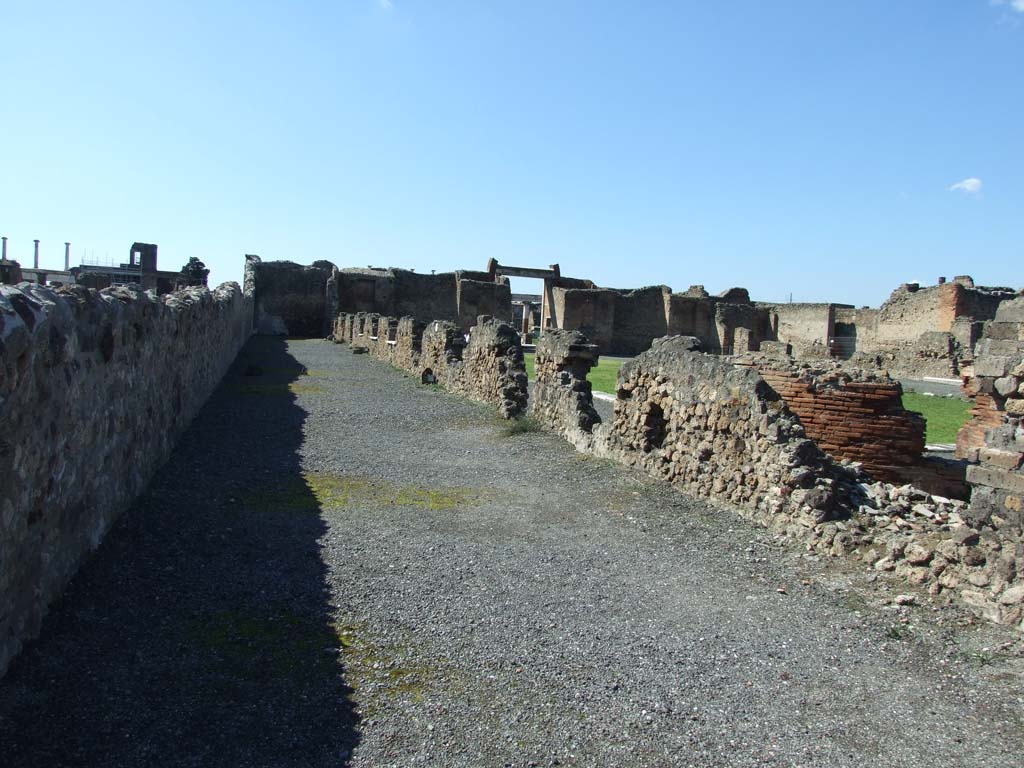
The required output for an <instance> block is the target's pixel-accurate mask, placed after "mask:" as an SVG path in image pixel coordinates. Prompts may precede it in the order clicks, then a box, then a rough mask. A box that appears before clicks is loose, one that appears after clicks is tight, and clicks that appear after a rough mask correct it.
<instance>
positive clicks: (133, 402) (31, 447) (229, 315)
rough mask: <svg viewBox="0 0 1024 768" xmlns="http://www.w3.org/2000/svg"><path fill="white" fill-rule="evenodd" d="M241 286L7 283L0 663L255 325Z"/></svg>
mask: <svg viewBox="0 0 1024 768" xmlns="http://www.w3.org/2000/svg"><path fill="white" fill-rule="evenodd" d="M252 313H253V304H252V299H251V295H243V293H242V292H241V291H240V290H239V288H238V285H237V284H235V283H225V284H224V285H222V286H220V287H219V288H217V289H216V290H214V291H212V292H211V291H208V290H207V289H206V288H189V289H187V290H184V291H181V292H178V293H172V294H168V295H165V296H161V297H159V298H154V297H152V296H151V295H149V294H146V293H141V292H138V291H136V290H134V289H130V288H108V289H105V290H103V291H99V292H96V291H93V290H89V289H86V288H82V287H68V288H60V289H56V290H54V289H51V288H47V287H44V286H37V285H28V284H24V283H23V284H22V285H21V286H19V287H17V288H14V287H8V286H0V365H2V370H3V374H2V376H0V455H2V456H3V461H0V498H2V502H0V504H2V510H0V674H2V673H3V671H4V670H5V669H6V667H7V664H8V662H9V661H10V659H11V658H12V657H13V656H14V655H15V654H16V653H17V652H18V651H19V649H20V648H21V646H22V643H23V642H25V641H26V640H27V639H29V638H31V637H33V636H35V635H36V634H37V633H38V631H39V627H40V623H41V621H42V618H43V615H44V614H45V613H46V610H47V607H48V606H49V605H50V604H51V603H52V602H53V601H54V600H55V599H56V598H57V597H58V596H59V595H60V594H61V592H62V591H63V589H64V587H65V586H66V585H67V583H68V581H69V580H70V579H71V577H72V576H73V575H74V573H75V571H76V570H77V568H78V565H79V563H80V562H81V560H82V558H83V557H84V556H85V554H86V553H87V552H88V551H89V550H91V549H94V548H95V547H96V546H98V545H99V543H100V541H101V540H102V539H103V536H104V534H105V533H106V531H107V530H108V529H109V528H110V525H111V524H112V523H113V522H114V520H116V519H117V517H118V516H119V515H120V514H121V513H122V512H123V511H124V510H125V509H126V508H127V507H128V506H129V505H130V504H131V502H132V500H133V499H135V497H136V496H137V495H138V494H139V493H140V492H141V491H142V490H143V489H144V488H145V486H146V483H147V482H148V481H149V479H150V478H151V477H152V475H153V473H154V472H155V471H156V470H157V468H158V467H159V466H160V465H161V464H163V463H164V461H166V459H167V457H168V456H169V454H170V452H171V449H172V448H173V447H174V444H175V442H176V440H177V438H178V436H179V435H180V434H181V433H182V431H184V429H185V428H186V427H187V426H188V424H189V422H190V421H191V420H192V418H193V417H194V416H195V415H196V413H197V412H198V411H199V409H200V408H201V407H202V405H203V403H204V402H205V401H206V399H207V398H208V397H209V395H210V393H211V392H212V391H213V389H214V387H216V385H217V383H218V382H219V381H220V380H221V378H222V377H223V375H224V373H225V371H226V370H227V368H228V366H229V365H230V364H231V362H232V361H233V360H234V358H235V356H236V354H237V353H238V350H239V349H240V348H241V346H242V344H243V343H244V342H245V340H246V339H247V338H248V337H249V335H250V334H251V332H252V316H253V315H252Z"/></svg>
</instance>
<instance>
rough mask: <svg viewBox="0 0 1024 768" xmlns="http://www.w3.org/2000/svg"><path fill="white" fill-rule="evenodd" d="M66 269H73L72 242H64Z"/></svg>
mask: <svg viewBox="0 0 1024 768" xmlns="http://www.w3.org/2000/svg"><path fill="white" fill-rule="evenodd" d="M64 271H65V272H70V271H71V243H64Z"/></svg>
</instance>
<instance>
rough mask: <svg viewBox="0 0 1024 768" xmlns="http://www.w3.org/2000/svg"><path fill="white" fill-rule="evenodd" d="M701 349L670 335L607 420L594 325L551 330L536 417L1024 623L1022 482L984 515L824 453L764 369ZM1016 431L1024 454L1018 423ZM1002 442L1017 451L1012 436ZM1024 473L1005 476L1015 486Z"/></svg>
mask: <svg viewBox="0 0 1024 768" xmlns="http://www.w3.org/2000/svg"><path fill="white" fill-rule="evenodd" d="M698 347H699V341H697V340H696V339H687V338H676V339H673V338H668V339H663V340H658V341H657V342H656V343H655V345H654V346H653V347H652V348H651V350H650V351H648V352H645V353H644V354H642V355H640V356H639V357H637V358H636V359H635V360H633V361H632V362H630V363H627V364H626V365H624V366H623V367H622V369H621V370H620V376H619V391H618V393H617V397H616V403H615V415H614V417H613V419H612V422H611V423H610V424H603V423H601V420H600V417H599V416H598V415H597V413H596V412H595V411H594V409H593V402H592V394H591V390H590V387H589V384H587V383H586V373H587V371H588V370H589V367H590V366H592V365H594V364H596V361H597V354H596V349H595V348H594V347H593V346H590V345H588V344H587V340H586V338H585V337H583V336H582V334H571V335H566V334H562V333H549V334H548V335H546V336H545V337H543V338H542V339H541V340H540V343H539V345H538V349H537V361H538V365H537V381H536V383H535V385H534V391H533V397H532V398H531V403H530V413H531V414H532V415H533V416H534V418H536V419H538V420H539V421H541V422H542V423H543V424H544V425H545V426H547V427H548V428H550V429H553V430H554V431H556V432H558V433H559V434H562V435H563V436H565V437H566V438H567V439H568V440H569V441H570V442H571V443H573V444H574V445H575V446H576V447H577V449H579V450H582V451H586V452H589V453H593V454H596V455H599V456H605V457H608V458H613V459H615V460H617V461H620V462H622V463H624V464H627V465H629V466H635V467H637V468H639V469H642V470H644V471H645V472H647V473H648V474H651V475H653V476H655V477H659V478H662V479H666V480H668V481H669V482H671V483H672V484H673V485H675V486H676V487H677V488H680V489H681V490H683V491H686V492H687V493H690V494H694V495H697V496H701V497H704V498H708V499H712V500H715V501H718V502H724V503H727V504H730V505H732V506H734V507H735V508H737V509H738V510H739V511H740V513H741V514H742V515H744V516H745V517H747V518H749V519H752V520H755V521H756V522H759V523H761V524H763V525H766V526H767V527H769V528H771V529H772V530H774V531H777V532H779V533H781V534H784V535H785V536H787V537H789V538H791V539H793V540H794V541H796V542H799V543H801V544H802V545H803V546H804V547H806V549H807V550H808V551H811V552H816V553H819V554H821V555H826V556H830V557H846V558H850V559H853V560H855V561H859V562H860V563H862V564H863V565H864V566H865V567H870V568H872V569H873V570H875V571H877V572H880V573H890V574H892V575H893V576H894V577H895V578H897V579H900V580H904V581H906V582H909V583H911V584H914V585H917V586H920V587H922V588H924V589H927V591H928V592H929V594H930V595H932V596H933V598H934V599H936V600H938V601H948V602H953V603H956V604H959V605H961V606H964V607H966V608H968V609H970V610H971V611H973V612H975V613H976V614H978V615H980V616H983V617H984V618H986V619H988V620H990V621H993V622H997V623H1002V624H1007V625H1011V626H1014V627H1018V628H1020V629H1024V538H1022V533H1021V528H1020V518H1019V517H1018V518H1013V517H1012V516H1010V515H1009V514H1008V511H1012V510H1013V509H1019V507H1017V506H1016V505H1017V504H1018V502H1019V496H1015V494H1014V492H1013V491H1012V490H1011V489H1010V488H1007V487H1000V488H998V489H996V493H995V498H996V499H997V501H998V502H999V504H1001V506H1000V509H1001V510H1002V512H1001V513H1000V514H990V515H989V516H988V517H985V516H984V515H980V514H972V508H969V507H967V505H965V503H964V502H961V501H958V500H955V499H949V498H945V497H941V496H933V495H930V494H929V493H927V492H925V491H922V490H920V489H917V488H914V487H912V486H910V485H900V486H897V485H893V484H890V483H886V482H883V481H872V479H871V478H870V477H868V476H867V475H866V474H865V473H864V472H863V471H862V470H860V469H857V468H856V467H855V466H852V465H849V464H844V463H842V462H837V461H834V460H833V459H831V458H830V457H829V456H827V455H825V454H824V453H823V452H822V451H821V450H820V448H819V446H817V445H816V444H815V443H814V442H813V441H812V440H810V439H809V438H808V437H807V435H806V434H805V431H804V427H803V425H802V424H801V422H800V419H799V417H798V415H797V414H796V413H795V412H794V411H793V410H791V409H790V408H789V407H788V406H787V405H786V403H785V401H784V400H783V399H782V398H781V397H780V396H779V395H778V394H777V393H776V392H775V391H774V390H773V388H772V387H771V386H769V383H768V382H767V381H766V380H765V379H764V378H763V377H762V376H761V375H760V374H758V373H757V371H756V370H754V369H753V368H751V367H749V366H743V365H738V366H737V365H733V364H732V363H731V362H730V361H728V360H725V359H722V358H720V357H716V356H710V355H705V354H701V353H698V352H695V351H693V350H694V349H696V348H698ZM1015 399H1016V398H1015ZM1021 402H1024V396H1022V397H1021ZM1014 430H1015V431H1014V432H1013V440H1015V441H1016V442H1015V443H1014V445H1015V446H1016V449H1017V450H1018V451H1024V433H1022V432H1021V430H1020V427H1019V424H1017V425H1016V426H1014ZM996 439H997V441H998V442H999V444H1000V446H1002V447H1000V448H998V449H997V450H999V451H1002V452H1004V454H1005V453H1006V452H1008V450H1007V447H1006V444H1007V440H1008V437H1007V433H1005V432H1004V433H1001V434H1000V435H999V436H998V437H997V438H996ZM1004 454H999V455H998V456H996V459H997V460H999V461H1004V460H1005V456H1004ZM993 455H995V454H993ZM1022 455H1024V454H1022ZM1018 458H1019V457H1018ZM980 468H981V469H984V468H985V466H984V465H981V466H980ZM1020 472H1021V469H1020V466H1019V465H1018V468H1017V469H1016V470H1014V473H1013V474H1012V475H1011V474H1010V473H1006V474H1005V475H1002V476H1001V478H1002V479H1001V480H1000V482H1001V483H1002V485H1003V486H1012V485H1013V483H1015V482H1017V481H1018V480H1019V478H1020V477H1021V475H1020ZM1007 477H1009V478H1010V479H1007ZM988 478H989V475H988V474H984V477H981V476H980V475H979V476H978V477H976V478H975V480H978V479H988ZM974 490H975V495H976V496H977V494H978V491H979V490H983V487H982V486H980V485H975V489H974ZM983 496H984V494H983ZM986 498H987V497H986ZM1007 500H1008V502H1007ZM973 506H974V505H973V503H972V507H973Z"/></svg>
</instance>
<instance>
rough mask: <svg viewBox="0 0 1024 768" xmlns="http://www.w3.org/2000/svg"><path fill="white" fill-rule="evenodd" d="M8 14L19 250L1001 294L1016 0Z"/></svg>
mask: <svg viewBox="0 0 1024 768" xmlns="http://www.w3.org/2000/svg"><path fill="white" fill-rule="evenodd" d="M0 29H2V30H3V34H2V43H0V174H2V176H0V178H2V183H0V234H5V235H7V236H8V237H9V238H10V244H9V247H10V252H11V255H12V256H14V257H15V258H19V259H20V260H21V261H22V262H23V263H24V262H27V261H30V260H31V249H32V239H33V238H37V237H38V238H40V239H41V240H42V254H43V263H44V264H45V265H54V266H57V265H60V264H61V263H62V261H63V242H64V241H65V240H70V241H71V242H72V244H73V263H77V262H78V261H79V259H80V256H81V255H82V253H83V252H86V253H88V254H90V255H91V254H95V255H96V256H99V257H103V256H106V255H110V256H111V257H113V258H123V257H124V256H126V255H127V252H128V247H129V245H130V244H131V242H132V241H134V240H142V241H148V242H156V243H158V244H159V246H160V263H161V266H162V267H163V268H165V269H167V268H172V269H176V268H178V267H179V266H180V265H181V264H183V263H184V262H185V261H186V260H187V258H188V257H189V256H199V257H200V258H201V259H203V261H205V262H206V264H207V265H208V266H210V267H211V268H212V271H213V273H212V275H211V278H212V280H213V281H214V282H220V281H222V280H237V279H239V278H240V276H241V268H242V257H243V254H245V253H258V254H260V255H261V256H262V257H263V258H264V259H291V260H294V261H298V262H302V263H309V262H311V261H313V260H315V259H320V258H324V259H329V260H331V261H333V262H335V263H336V264H338V265H339V266H365V265H368V264H373V265H380V266H401V267H406V268H414V269H416V270H418V271H429V270H430V269H436V270H438V271H441V270H449V269H455V268H479V269H482V268H483V267H484V265H485V264H486V262H487V260H488V258H490V257H492V256H493V257H496V258H497V259H498V260H499V261H501V262H504V263H511V264H521V265H528V266H543V265H547V264H551V263H554V262H558V263H559V264H560V265H561V267H562V272H563V274H566V275H571V276H575V277H588V278H590V279H592V280H594V281H596V282H597V283H598V284H600V285H606V286H612V287H634V286H641V285H651V284H661V283H664V284H668V285H670V286H672V287H673V288H674V289H675V290H679V291H681V290H685V289H686V288H687V287H688V286H689V285H691V284H693V283H702V284H704V285H705V286H706V287H707V289H708V290H709V291H712V292H718V291H720V290H723V289H725V288H728V287H730V286H734V285H740V286H745V287H747V288H749V289H750V290H751V293H752V294H753V296H754V297H755V298H758V299H765V300H783V299H787V298H788V297H789V295H790V293H792V296H793V299H794V300H796V301H801V300H802V301H814V300H831V301H843V302H850V303H855V304H872V305H877V304H878V303H880V302H881V301H882V300H884V299H885V298H886V296H888V294H889V292H890V291H891V290H892V289H893V288H894V287H896V285H898V284H899V283H901V282H905V281H908V280H913V279H918V280H921V281H922V282H926V283H934V282H935V279H936V278H937V277H938V276H939V275H947V276H950V277H951V276H953V275H955V274H964V273H969V274H972V275H974V277H975V279H976V280H977V281H979V282H982V283H986V284H997V285H1011V286H1013V287H1021V286H1022V285H1024V210H1022V209H1024V131H1022V126H1024V0H1005V1H1004V2H992V1H991V0H858V2H853V3H849V2H824V1H822V0H814V1H810V0H808V2H784V1H783V2H771V3H764V2H753V1H750V2H744V1H737V2H717V1H716V2H711V0H707V1H706V2H701V3H697V2H681V1H680V2H640V1H638V2H630V3H623V2H602V1H601V0H593V1H591V2H571V1H569V0H566V1H565V2H560V1H558V0H549V1H548V2H527V1H524V0H520V1H519V2H506V3H499V2H479V0H476V1H475V2H445V1H444V0H392V1H391V2H384V1H383V0H349V1H347V2H342V1H340V0H338V1H337V2H304V3H279V2H260V1H259V0H255V1H250V2H245V3H233V2H216V0H214V1H213V2H203V3H195V4H189V3H184V2H174V3H160V2H145V3H108V2H102V0H98V1H97V2H91V3H81V2H70V3H51V2H46V0H35V1H34V2H21V1H20V0H19V1H17V2H14V1H12V0H0ZM962 182H963V183H962ZM958 183H959V184H960V186H959V187H955V188H954V185H957V184H958ZM520 287H521V288H530V287H532V286H530V285H529V284H525V285H522V286H520Z"/></svg>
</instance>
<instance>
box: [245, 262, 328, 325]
mask: <svg viewBox="0 0 1024 768" xmlns="http://www.w3.org/2000/svg"><path fill="white" fill-rule="evenodd" d="M336 271H337V268H336V267H335V266H334V265H333V264H331V262H329V261H316V262H313V264H312V265H310V266H308V267H306V266H302V265H300V264H295V263H293V262H290V261H260V262H253V263H252V275H253V282H254V295H255V302H256V308H255V313H256V314H255V325H256V332H257V333H260V334H263V335H269V336H297V337H309V338H314V337H319V338H323V337H324V336H325V335H327V334H328V333H330V328H331V323H332V321H333V318H332V317H330V316H328V314H327V282H328V280H329V279H330V278H331V277H332V276H335V275H334V273H335V272H336ZM336 279H337V278H336V276H335V280H336Z"/></svg>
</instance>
